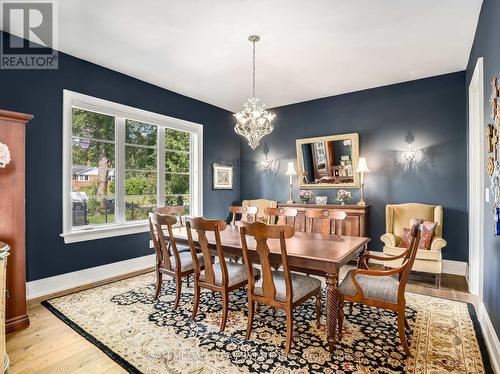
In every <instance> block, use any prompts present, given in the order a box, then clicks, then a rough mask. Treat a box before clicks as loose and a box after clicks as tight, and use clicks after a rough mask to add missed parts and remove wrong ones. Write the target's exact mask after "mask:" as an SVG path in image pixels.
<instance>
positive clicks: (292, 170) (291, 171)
mask: <svg viewBox="0 0 500 374" xmlns="http://www.w3.org/2000/svg"><path fill="white" fill-rule="evenodd" d="M285 175H297V172H296V171H295V166H294V165H293V161H289V162H288V167H287V169H286V172H285Z"/></svg>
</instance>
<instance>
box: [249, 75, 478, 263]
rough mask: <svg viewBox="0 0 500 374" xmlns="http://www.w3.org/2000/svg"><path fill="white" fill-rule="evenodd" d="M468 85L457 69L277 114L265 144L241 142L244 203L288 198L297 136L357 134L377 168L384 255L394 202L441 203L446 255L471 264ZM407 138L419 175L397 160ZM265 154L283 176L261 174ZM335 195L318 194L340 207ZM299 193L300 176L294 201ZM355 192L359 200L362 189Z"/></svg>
mask: <svg viewBox="0 0 500 374" xmlns="http://www.w3.org/2000/svg"><path fill="white" fill-rule="evenodd" d="M464 87H465V73H464V72H458V73H453V74H447V75H443V76H438V77H432V78H427V79H422V80H417V81H411V82H406V83H401V84H396V85H391V86H386V87H380V88H375V89H370V90H365V91H360V92H354V93H350V94H345V95H340V96H334V97H329V98H324V99H319V100H313V101H307V102H303V103H298V104H293V105H288V106H284V107H280V108H275V109H273V110H272V111H273V112H274V113H276V114H277V118H276V126H275V129H274V131H273V133H272V134H270V135H269V136H267V137H266V138H265V140H264V142H263V144H262V145H261V146H260V147H259V148H257V149H256V150H255V151H252V150H251V149H250V148H249V147H248V145H247V144H246V143H245V142H242V143H241V170H242V172H241V199H249V198H258V197H266V198H272V199H277V200H278V201H286V200H287V198H288V186H287V184H288V179H287V178H288V177H286V176H285V175H284V172H285V170H286V164H287V161H290V160H295V159H296V151H295V140H296V139H299V138H307V137H313V136H322V135H333V134H342V133H350V132H357V133H359V134H360V152H361V154H362V155H364V156H366V157H367V160H368V166H369V168H370V169H371V171H372V173H371V174H369V175H366V177H365V200H366V201H367V202H368V203H369V204H371V205H372V210H371V221H370V224H371V237H372V243H371V245H370V247H371V248H372V249H376V250H381V244H382V243H381V242H380V240H379V237H380V235H381V234H382V233H384V232H385V205H386V204H387V203H402V202H421V203H429V204H442V205H443V206H444V237H445V238H446V240H447V241H448V246H447V247H446V248H445V249H444V250H443V256H444V258H446V259H450V260H459V261H467V260H468V248H467V227H468V226H467V225H468V224H467V152H466V150H467V145H466V109H465V101H466V96H465V89H464ZM409 132H411V133H410V134H409ZM408 135H410V137H412V136H413V137H414V139H415V140H414V143H413V146H414V147H415V148H417V149H421V150H422V152H421V154H422V157H423V158H424V160H423V161H422V162H421V163H420V164H419V165H418V167H417V168H416V169H415V170H406V168H405V165H404V164H402V163H399V162H397V160H398V157H399V158H400V157H401V152H402V151H404V150H406V149H407V143H406V142H405V138H407V137H408ZM264 152H268V158H269V159H270V160H279V165H280V166H279V168H278V170H277V172H276V173H263V172H262V166H261V161H262V160H263V157H264ZM336 191H337V190H335V189H329V190H315V191H314V192H315V194H316V195H327V196H328V199H329V202H334V195H335V193H336ZM297 192H298V185H297V178H295V183H294V196H295V199H296V194H297ZM352 193H353V194H354V198H355V201H357V199H358V190H352ZM296 200H297V199H296Z"/></svg>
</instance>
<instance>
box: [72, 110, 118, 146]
mask: <svg viewBox="0 0 500 374" xmlns="http://www.w3.org/2000/svg"><path fill="white" fill-rule="evenodd" d="M72 123H73V136H79V137H83V138H93V139H103V140H113V141H114V140H115V119H114V117H111V116H107V115H105V114H99V113H94V112H89V111H87V110H82V109H77V108H73V121H72Z"/></svg>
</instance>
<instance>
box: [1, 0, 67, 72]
mask: <svg viewBox="0 0 500 374" xmlns="http://www.w3.org/2000/svg"><path fill="white" fill-rule="evenodd" d="M0 13H1V17H0V18H1V22H2V24H1V29H2V30H3V31H4V32H3V33H2V38H1V41H0V43H1V45H0V69H57V67H58V56H57V12H56V4H55V2H54V1H49V0H40V1H37V0H34V1H29V2H27V1H16V0H3V1H1V2H0Z"/></svg>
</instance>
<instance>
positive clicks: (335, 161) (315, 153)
mask: <svg viewBox="0 0 500 374" xmlns="http://www.w3.org/2000/svg"><path fill="white" fill-rule="evenodd" d="M296 145H297V168H298V174H299V182H300V188H359V186H360V184H359V175H358V173H355V172H354V171H355V170H356V167H357V166H358V161H359V135H358V133H351V134H340V135H330V136H321V137H317V138H305V139H297V140H296Z"/></svg>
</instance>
